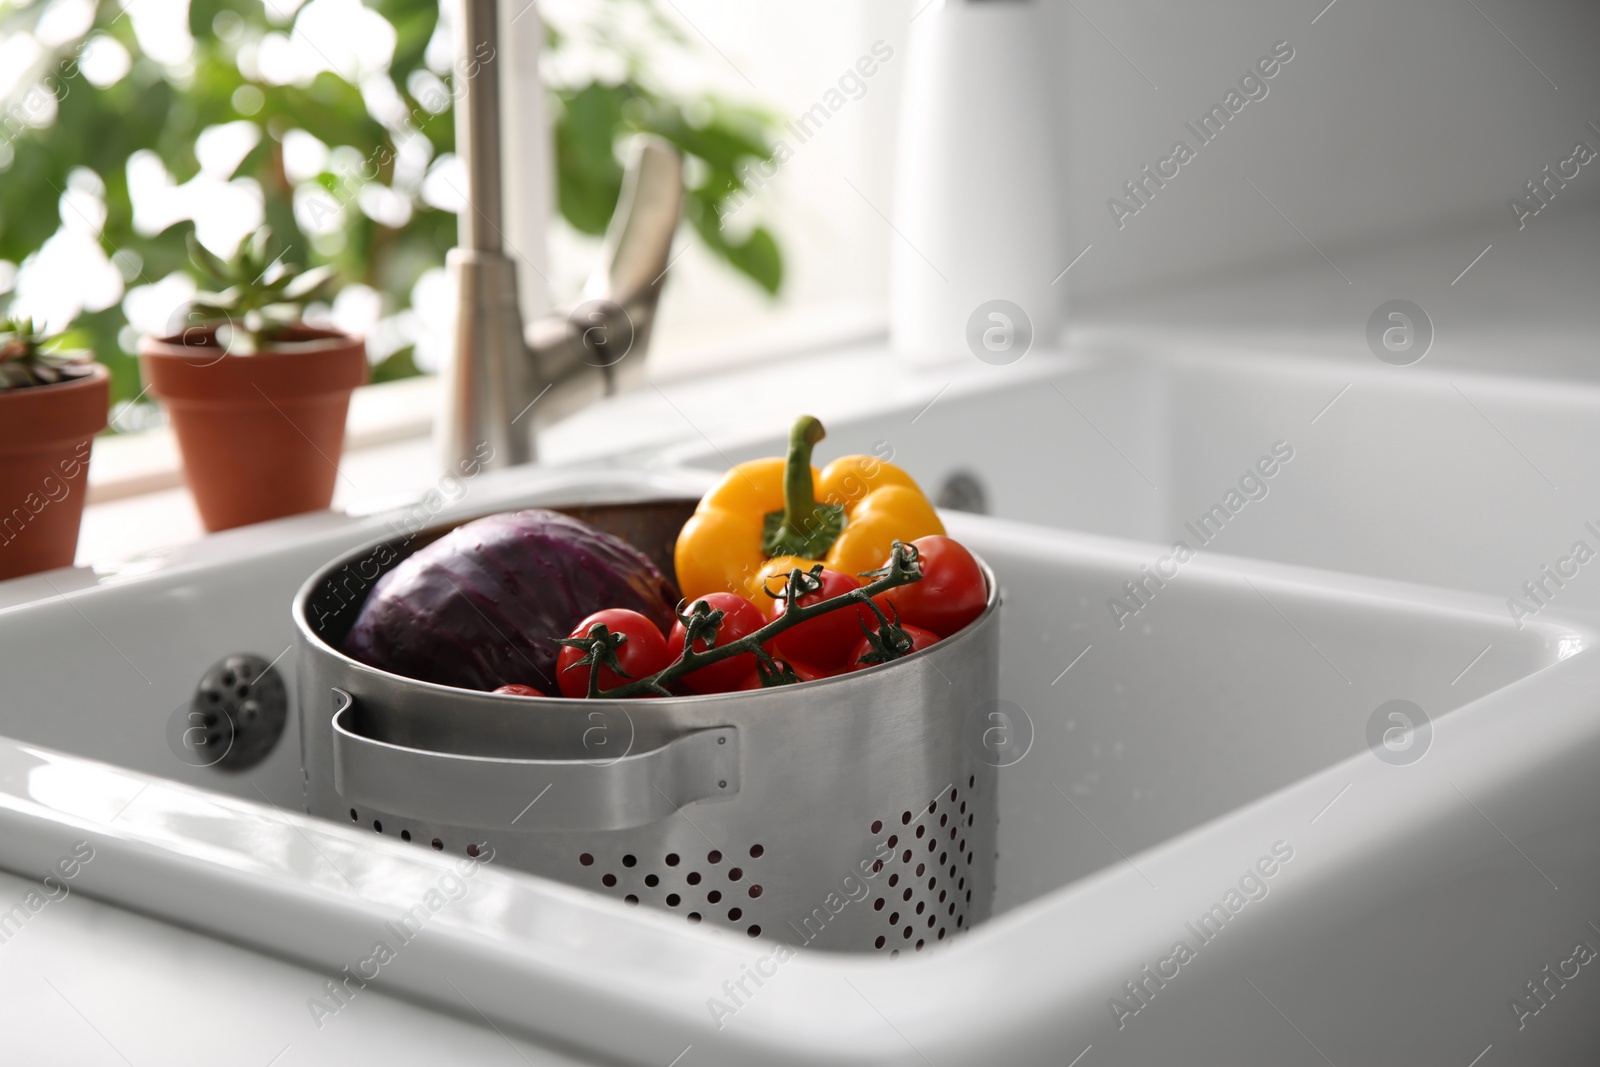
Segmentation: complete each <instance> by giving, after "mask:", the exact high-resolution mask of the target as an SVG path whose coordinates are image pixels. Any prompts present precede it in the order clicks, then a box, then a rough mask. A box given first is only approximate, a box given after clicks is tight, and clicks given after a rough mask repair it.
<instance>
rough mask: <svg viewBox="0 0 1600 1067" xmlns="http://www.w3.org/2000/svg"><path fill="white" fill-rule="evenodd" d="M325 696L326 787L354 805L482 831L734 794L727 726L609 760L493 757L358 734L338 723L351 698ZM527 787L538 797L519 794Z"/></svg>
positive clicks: (580, 826) (578, 824)
mask: <svg viewBox="0 0 1600 1067" xmlns="http://www.w3.org/2000/svg"><path fill="white" fill-rule="evenodd" d="M333 696H334V703H335V706H336V709H337V710H335V711H334V713H333V786H334V788H335V789H337V790H338V791H339V795H340V796H342V797H344V798H345V799H346V800H348V801H349V802H350V803H352V804H355V805H358V806H359V807H366V808H382V809H385V810H388V811H393V812H396V813H398V814H400V815H403V816H406V817H408V818H413V819H419V820H422V821H423V822H429V823H434V822H438V823H457V824H459V823H471V824H472V825H474V826H478V827H481V828H484V829H510V828H511V827H513V826H516V827H519V828H520V829H522V830H626V829H630V828H632V827H635V826H645V825H647V824H649V823H653V822H656V821H657V820H659V819H664V818H666V817H667V816H668V815H672V814H673V813H675V812H676V811H678V809H679V808H681V807H683V806H684V805H685V804H688V803H691V802H693V801H696V800H705V799H707V798H710V797H716V796H733V795H734V794H736V793H738V792H739V731H738V730H737V729H735V728H733V727H731V726H729V727H724V728H721V729H716V730H694V731H691V732H689V733H686V734H683V735H681V736H679V737H677V738H675V739H673V740H671V741H668V742H667V743H666V744H664V745H660V746H658V747H656V748H651V749H648V750H645V751H639V752H628V753H626V754H624V755H620V756H618V757H616V758H615V759H610V758H606V759H596V758H593V757H591V758H589V759H554V760H532V759H499V758H495V757H493V756H476V755H467V754H460V753H454V752H439V751H429V750H423V749H416V748H407V747H405V746H404V745H394V744H390V743H388V742H386V741H378V740H374V739H373V738H370V737H364V736H362V735H361V734H359V733H357V732H356V731H355V730H354V729H353V728H352V726H351V724H350V723H349V722H348V721H347V720H348V719H350V718H352V716H351V714H350V713H351V711H352V710H353V705H354V703H355V701H354V698H352V697H351V696H350V694H349V693H346V692H344V691H343V690H342V689H334V690H333ZM588 729H589V730H591V731H592V730H595V729H603V727H596V726H590V727H589V728H588ZM596 771H602V772H603V773H596ZM529 788H534V789H537V790H538V792H537V794H536V800H537V801H538V803H535V802H533V801H528V800H527V791H528V789H529Z"/></svg>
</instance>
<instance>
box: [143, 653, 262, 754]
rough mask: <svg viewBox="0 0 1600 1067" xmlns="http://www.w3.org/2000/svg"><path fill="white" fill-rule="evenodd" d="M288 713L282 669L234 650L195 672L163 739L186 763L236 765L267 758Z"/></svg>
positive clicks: (257, 657)
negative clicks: (189, 693) (196, 679)
mask: <svg viewBox="0 0 1600 1067" xmlns="http://www.w3.org/2000/svg"><path fill="white" fill-rule="evenodd" d="M288 717H289V695H288V691H287V690H286V689H285V688H284V684H283V677H282V675H280V674H279V673H278V672H277V670H276V669H274V668H273V666H272V665H271V664H270V663H269V662H268V661H267V660H265V659H263V658H262V657H260V656H255V655H251V654H249V653H235V654H233V655H231V656H224V657H223V658H222V659H220V660H218V661H217V662H216V663H213V664H212V665H211V667H210V668H209V669H208V670H207V671H206V672H205V674H203V675H202V676H201V677H200V684H199V685H197V686H196V687H195V691H194V699H193V700H191V701H190V702H189V704H188V705H186V706H184V707H180V708H178V709H177V711H176V712H174V714H173V716H172V720H171V722H169V723H168V727H167V742H168V745H169V747H171V749H172V751H173V754H174V755H176V756H177V757H178V758H179V759H181V760H183V762H185V763H187V764H189V765H190V766H191V767H216V768H218V769H220V770H225V771H242V770H246V769H248V768H250V767H254V766H255V765H256V764H258V763H260V762H261V761H262V760H264V759H266V758H267V755H268V753H270V752H271V751H272V749H273V747H274V746H275V745H277V743H278V739H279V738H280V737H282V736H283V728H284V725H285V724H286V723H287V722H288Z"/></svg>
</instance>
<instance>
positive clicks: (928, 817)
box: [873, 775, 977, 956]
mask: <svg viewBox="0 0 1600 1067" xmlns="http://www.w3.org/2000/svg"><path fill="white" fill-rule="evenodd" d="M976 777H977V776H976V775H971V776H969V784H975V783H976ZM947 805H948V807H947V810H945V811H943V812H940V811H939V809H940V808H941V807H945V806H947ZM957 805H959V807H958V806H957ZM963 817H965V818H966V820H967V822H966V825H968V826H971V825H973V824H974V823H975V822H976V811H975V809H973V808H972V805H971V804H970V803H969V802H968V801H967V799H966V798H964V797H962V796H961V791H960V789H959V788H956V787H951V788H950V789H948V790H946V791H945V792H944V793H941V794H940V795H939V797H938V798H937V799H936V800H935V801H934V802H932V803H929V804H928V805H927V807H926V808H925V809H918V810H917V811H916V812H915V813H914V814H913V817H912V819H911V820H907V819H906V818H905V817H904V816H902V818H901V822H902V824H904V825H905V826H907V827H911V826H913V825H915V829H914V830H912V831H911V833H910V834H908V835H907V837H908V839H913V837H914V839H919V840H921V841H923V842H925V843H926V844H927V846H928V852H927V854H926V855H921V854H920V851H919V850H915V849H911V848H906V849H903V850H902V851H900V852H898V853H894V854H891V855H890V856H888V857H887V858H886V859H879V860H878V861H877V863H876V864H875V865H874V868H873V870H874V873H876V872H877V871H878V870H880V869H882V868H883V867H885V866H886V867H888V869H889V876H888V878H887V879H886V882H887V883H888V887H893V888H894V891H895V892H898V893H899V894H900V896H899V897H898V898H893V899H898V900H899V901H901V902H902V904H903V905H904V906H905V908H906V909H907V910H906V912H905V914H906V916H907V917H910V916H911V915H912V914H913V909H914V912H915V915H916V918H917V922H916V923H915V925H914V926H902V925H901V922H902V917H901V912H900V911H899V910H895V911H893V912H892V913H891V914H889V915H888V923H887V925H888V926H889V931H888V932H887V933H886V935H885V937H886V940H896V941H900V940H906V941H909V940H911V939H912V938H913V937H914V936H915V930H916V929H917V928H920V927H921V920H923V919H926V920H927V926H926V930H927V931H928V933H927V937H926V939H925V940H923V941H919V942H918V944H919V945H923V946H926V945H927V944H929V943H931V942H932V941H933V940H934V939H935V938H937V939H938V940H943V939H944V938H945V937H946V936H947V935H948V934H949V933H951V932H952V931H953V930H956V929H962V928H964V927H965V924H966V916H965V915H964V914H962V915H957V905H958V904H959V903H960V902H961V899H962V898H961V897H960V896H958V895H957V894H960V893H964V894H965V900H966V902H967V903H969V904H970V903H971V890H968V889H967V888H966V874H967V873H968V872H967V871H964V870H962V869H961V865H962V864H963V863H966V864H971V863H972V861H973V854H972V853H971V852H969V851H968V849H967V841H966V839H965V838H962V837H961V835H960V833H959V832H958V827H960V826H962V821H961V820H962V818H963ZM935 818H937V819H938V820H939V821H938V822H937V823H935V822H934V819H935ZM930 829H931V830H932V831H933V832H932V833H929V832H928V831H929V830H930ZM874 832H876V831H874ZM946 833H948V834H949V839H948V841H946V839H945V836H944V835H945V834H946ZM958 839H959V840H960V848H959V851H958V850H957V845H956V842H957V840H958ZM899 843H900V842H899V838H898V836H896V835H891V836H890V837H889V838H888V840H887V844H888V847H889V848H891V849H892V848H894V847H895V846H896V845H898V844H899ZM896 868H898V869H896ZM946 876H948V879H949V881H948V885H949V886H950V887H952V888H949V889H946V888H943V887H941V886H940V879H942V878H945V877H946ZM912 879H915V881H913V880H912ZM924 882H925V883H926V886H924V884H923V883H924ZM958 885H959V888H956V887H957V886H958ZM873 908H874V910H875V911H880V910H885V909H880V908H879V907H878V904H877V902H874V904H873ZM947 916H948V917H949V918H950V919H952V920H959V925H957V926H953V927H947V926H941V925H940V924H941V923H943V922H945V920H946V917H947ZM896 934H898V935H899V936H898V937H896V936H895V935H896ZM890 955H891V956H893V955H894V953H892V952H891V953H890Z"/></svg>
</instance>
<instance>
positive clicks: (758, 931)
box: [745, 926, 761, 937]
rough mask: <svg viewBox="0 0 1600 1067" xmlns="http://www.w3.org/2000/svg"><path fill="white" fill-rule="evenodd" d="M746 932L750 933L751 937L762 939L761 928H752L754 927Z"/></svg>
mask: <svg viewBox="0 0 1600 1067" xmlns="http://www.w3.org/2000/svg"><path fill="white" fill-rule="evenodd" d="M745 932H746V933H748V934H749V935H750V936H751V937H760V936H761V927H759V926H752V927H750V929H749V930H746V931H745Z"/></svg>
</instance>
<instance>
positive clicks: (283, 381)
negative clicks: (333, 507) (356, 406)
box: [139, 326, 367, 530]
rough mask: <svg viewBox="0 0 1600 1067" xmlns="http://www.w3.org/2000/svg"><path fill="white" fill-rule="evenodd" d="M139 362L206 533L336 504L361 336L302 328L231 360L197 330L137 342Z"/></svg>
mask: <svg viewBox="0 0 1600 1067" xmlns="http://www.w3.org/2000/svg"><path fill="white" fill-rule="evenodd" d="M185 340H187V342H188V343H187V344H186V343H184V342H185ZM139 366H140V368H141V369H142V371H143V373H144V379H145V381H146V382H147V383H148V384H149V386H150V391H151V393H153V394H154V395H155V396H156V397H157V398H158V399H159V400H160V401H161V403H162V406H164V407H165V408H166V409H167V414H168V416H169V417H170V418H171V420H172V427H173V430H174V431H176V433H177V435H178V448H179V450H180V451H181V452H182V453H183V470H184V477H185V479H186V480H187V481H188V483H189V489H190V491H191V492H192V493H194V499H195V504H196V505H197V506H198V507H199V509H200V518H201V521H203V522H204V523H205V525H206V529H208V530H226V529H229V528H231V527H234V526H243V525H245V524H246V523H252V522H263V521H265V520H267V519H276V518H280V517H282V516H284V515H298V514H299V513H300V512H303V511H317V510H320V509H322V508H325V507H327V506H328V504H329V503H330V502H331V501H332V500H333V486H334V479H335V478H336V477H337V476H338V473H339V456H340V453H341V452H342V451H343V450H344V419H345V413H346V411H347V410H348V409H349V406H350V393H351V392H352V391H353V390H354V389H355V388H356V386H358V385H360V384H361V383H363V382H365V381H366V380H367V354H366V345H365V343H364V342H363V341H362V340H361V338H359V337H351V336H350V335H349V334H344V333H340V332H338V331H336V330H319V329H313V328H312V327H309V326H299V327H295V328H294V331H293V333H292V334H291V335H290V336H289V338H288V339H286V340H285V341H281V342H279V343H278V345H277V346H276V347H274V348H272V349H268V350H264V351H261V352H259V353H257V354H256V355H253V356H230V355H227V354H226V353H224V352H223V350H222V349H221V348H220V347H218V346H217V344H216V340H215V338H214V336H212V334H211V333H210V332H209V331H196V330H191V331H189V332H187V333H186V334H184V335H183V336H182V337H168V338H146V339H145V340H144V341H142V342H140V345H139Z"/></svg>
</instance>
